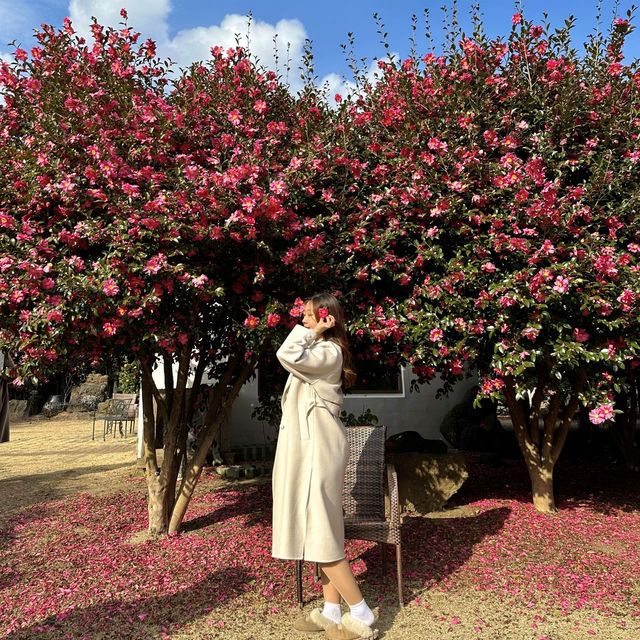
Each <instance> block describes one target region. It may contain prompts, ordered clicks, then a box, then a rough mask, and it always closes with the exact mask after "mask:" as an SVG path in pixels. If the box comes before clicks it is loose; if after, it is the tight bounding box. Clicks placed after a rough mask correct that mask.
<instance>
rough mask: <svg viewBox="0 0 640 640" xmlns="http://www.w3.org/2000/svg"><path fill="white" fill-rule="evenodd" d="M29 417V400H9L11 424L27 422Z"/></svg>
mask: <svg viewBox="0 0 640 640" xmlns="http://www.w3.org/2000/svg"><path fill="white" fill-rule="evenodd" d="M29 415H30V412H29V401H28V400H9V423H11V422H20V421H22V420H26V419H27V418H28V417H29Z"/></svg>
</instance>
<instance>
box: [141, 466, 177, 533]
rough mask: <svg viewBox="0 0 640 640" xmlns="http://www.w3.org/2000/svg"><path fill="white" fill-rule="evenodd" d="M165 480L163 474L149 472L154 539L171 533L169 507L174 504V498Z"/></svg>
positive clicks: (150, 521) (149, 506) (151, 531)
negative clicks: (171, 503)
mask: <svg viewBox="0 0 640 640" xmlns="http://www.w3.org/2000/svg"><path fill="white" fill-rule="evenodd" d="M163 480H164V479H163V476H162V474H155V473H150V472H149V470H147V489H148V491H149V496H148V501H147V507H148V512H149V535H150V536H152V537H154V538H157V537H158V536H162V535H166V534H167V533H168V532H169V505H170V502H173V496H172V495H171V493H170V492H169V491H168V487H167V485H166V483H165V482H164V481H163Z"/></svg>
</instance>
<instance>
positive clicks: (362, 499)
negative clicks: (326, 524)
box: [342, 425, 387, 518]
mask: <svg viewBox="0 0 640 640" xmlns="http://www.w3.org/2000/svg"><path fill="white" fill-rule="evenodd" d="M345 432H346V435H347V442H348V443H349V462H348V463H347V470H346V472H345V477H344V489H343V492H342V507H343V509H344V514H345V516H347V517H348V516H362V517H373V518H384V453H385V440H386V432H387V430H386V427H384V426H383V425H380V426H361V427H345Z"/></svg>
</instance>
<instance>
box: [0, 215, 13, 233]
mask: <svg viewBox="0 0 640 640" xmlns="http://www.w3.org/2000/svg"><path fill="white" fill-rule="evenodd" d="M14 222H15V221H14V219H13V218H12V217H11V216H10V215H9V214H7V213H4V211H0V227H4V228H6V229H13V225H14Z"/></svg>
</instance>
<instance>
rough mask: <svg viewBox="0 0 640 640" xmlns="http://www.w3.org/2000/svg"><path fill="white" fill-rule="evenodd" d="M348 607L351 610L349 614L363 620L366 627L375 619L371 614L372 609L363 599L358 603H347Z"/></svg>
mask: <svg viewBox="0 0 640 640" xmlns="http://www.w3.org/2000/svg"><path fill="white" fill-rule="evenodd" d="M349 609H350V610H351V615H352V616H353V617H354V618H355V619H356V620H360V622H364V624H366V625H367V626H368V627H370V626H371V625H372V624H373V623H374V621H375V619H376V618H375V616H374V615H373V611H371V609H369V607H368V605H367V603H366V602H365V601H364V599H363V600H362V602H358V604H354V605H353V606H351V605H349Z"/></svg>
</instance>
